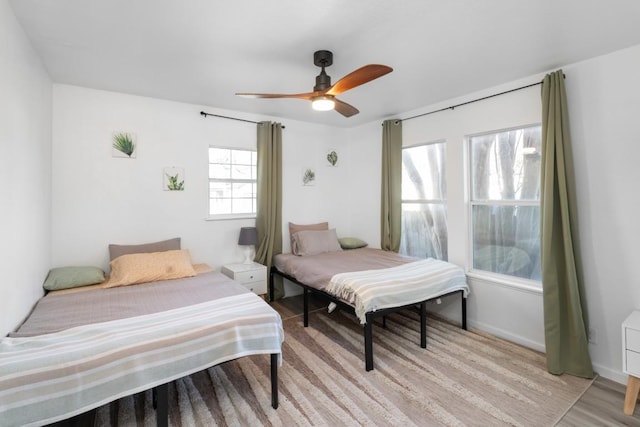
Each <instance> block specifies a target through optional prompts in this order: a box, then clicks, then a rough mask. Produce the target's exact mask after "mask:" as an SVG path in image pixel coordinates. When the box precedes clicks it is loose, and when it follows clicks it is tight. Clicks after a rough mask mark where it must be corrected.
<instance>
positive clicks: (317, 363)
mask: <svg viewBox="0 0 640 427" xmlns="http://www.w3.org/2000/svg"><path fill="white" fill-rule="evenodd" d="M283 324H284V330H285V342H284V344H283V365H282V367H280V369H279V379H280V381H279V388H280V407H279V408H278V409H277V410H274V409H273V408H271V394H270V393H271V392H270V379H269V356H268V355H265V356H251V357H245V358H242V359H239V360H235V361H232V362H227V363H224V364H222V365H219V366H216V367H214V368H211V369H208V370H205V371H202V372H199V373H197V374H194V375H191V376H189V377H185V378H183V379H181V380H178V381H175V382H173V383H172V384H171V385H170V387H169V400H170V408H169V423H170V425H172V426H214V425H215V426H261V425H266V426H306V425H319V426H323V425H325V426H336V425H341V426H352V425H353V426H356V425H364V426H376V425H379V426H392V425H395V426H403V427H408V426H432V425H433V426H440V425H444V426H463V425H466V426H500V425H510V426H552V425H554V424H555V423H556V422H557V421H558V420H559V419H560V418H561V417H562V416H563V414H564V413H565V412H566V411H567V410H568V409H569V408H570V407H571V405H572V404H573V403H574V402H575V401H576V400H577V399H578V398H579V396H580V395H581V394H582V393H583V392H584V391H585V390H586V388H587V387H588V386H589V385H590V384H591V381H590V380H585V379H581V378H576V377H571V376H567V375H565V376H554V375H551V374H549V373H547V371H546V369H545V359H544V355H543V354H541V353H538V352H535V351H532V350H529V349H526V348H523V347H521V346H518V345H515V344H512V343H509V342H507V341H504V340H501V339H497V338H495V337H492V336H489V335H486V334H482V333H477V332H469V331H464V330H462V329H460V328H459V327H458V326H455V325H452V324H449V323H447V322H445V321H442V320H439V319H436V318H432V317H429V318H428V331H427V348H426V349H422V348H420V346H419V342H420V336H419V317H418V314H417V313H414V312H413V311H410V310H407V311H404V312H401V313H396V314H394V315H391V316H389V317H388V319H387V327H386V329H383V328H382V327H381V326H380V327H377V326H376V327H374V364H375V370H373V371H370V372H366V371H365V369H364V361H363V353H364V350H363V337H362V328H361V326H360V325H359V324H358V322H357V319H356V318H355V316H354V315H352V314H348V313H344V312H340V311H336V312H334V313H327V311H326V310H317V311H315V312H313V313H311V315H310V327H308V328H304V327H303V326H302V319H301V316H294V317H291V318H287V319H285V320H284V321H283ZM96 425H99V426H109V425H112V426H136V425H140V426H155V425H156V419H155V411H154V410H153V408H152V403H151V392H149V391H147V392H145V393H140V394H137V395H134V396H130V397H127V398H123V399H120V400H118V401H116V402H112V403H111V404H109V405H105V406H103V407H101V408H99V409H98V410H97V412H96Z"/></svg>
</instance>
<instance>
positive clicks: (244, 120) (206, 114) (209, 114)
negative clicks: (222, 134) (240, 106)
mask: <svg viewBox="0 0 640 427" xmlns="http://www.w3.org/2000/svg"><path fill="white" fill-rule="evenodd" d="M200 115H201V116H202V117H204V118H206V117H207V116H213V117H220V118H221V119H229V120H237V121H239V122H246V123H253V124H258V123H260V122H254V121H253V120H246V119H239V118H237V117H229V116H221V115H220V114H212V113H205V112H204V111H200ZM282 129H284V126H282Z"/></svg>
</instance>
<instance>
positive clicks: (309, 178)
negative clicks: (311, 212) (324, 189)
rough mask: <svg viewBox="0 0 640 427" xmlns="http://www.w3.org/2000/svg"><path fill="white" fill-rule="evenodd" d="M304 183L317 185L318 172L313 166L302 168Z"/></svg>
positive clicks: (308, 185)
mask: <svg viewBox="0 0 640 427" xmlns="http://www.w3.org/2000/svg"><path fill="white" fill-rule="evenodd" d="M302 185H303V186H305V187H311V186H314V185H316V172H315V171H314V170H313V168H302Z"/></svg>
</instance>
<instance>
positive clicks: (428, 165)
mask: <svg viewBox="0 0 640 427" xmlns="http://www.w3.org/2000/svg"><path fill="white" fill-rule="evenodd" d="M445 157H446V144H445V143H437V144H427V145H420V146H417V147H408V148H405V149H403V150H402V199H403V200H445V199H446V198H447V189H446V186H445V177H446V170H445V165H446V163H445V160H446V159H445Z"/></svg>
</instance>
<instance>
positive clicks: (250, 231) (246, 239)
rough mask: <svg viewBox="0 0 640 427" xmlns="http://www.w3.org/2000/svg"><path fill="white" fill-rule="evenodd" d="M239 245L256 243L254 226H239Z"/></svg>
mask: <svg viewBox="0 0 640 427" xmlns="http://www.w3.org/2000/svg"><path fill="white" fill-rule="evenodd" d="M238 244H239V245H247V246H248V245H257V244H258V230H257V229H256V228H255V227H241V228H240V237H238Z"/></svg>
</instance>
